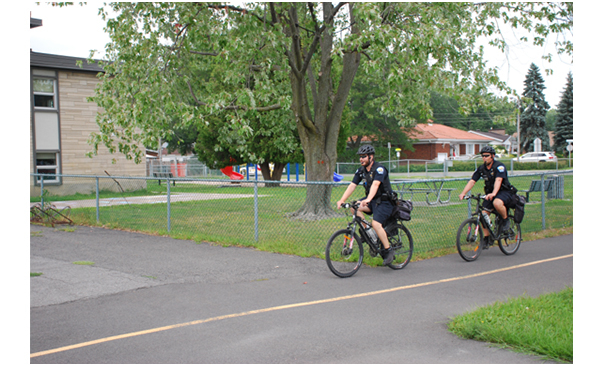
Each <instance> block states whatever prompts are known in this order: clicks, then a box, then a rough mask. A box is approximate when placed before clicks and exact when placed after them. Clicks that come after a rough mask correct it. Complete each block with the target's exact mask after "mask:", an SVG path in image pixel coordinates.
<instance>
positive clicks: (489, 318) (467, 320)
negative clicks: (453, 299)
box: [448, 288, 573, 362]
mask: <svg viewBox="0 0 600 365" xmlns="http://www.w3.org/2000/svg"><path fill="white" fill-rule="evenodd" d="M448 329H449V330H450V331H452V332H453V333H455V334H457V335H459V336H461V337H464V338H469V339H474V340H479V341H486V342H492V343H497V344H500V345H503V346H508V347H511V348H514V349H516V350H517V351H522V352H528V353H536V354H539V355H542V356H545V357H547V358H550V359H553V360H559V361H567V362H572V361H573V288H566V289H564V290H562V291H560V292H557V293H549V294H544V295H540V296H539V297H537V298H531V297H529V296H522V297H520V298H510V299H509V300H507V301H506V302H504V303H500V302H496V303H494V304H491V305H489V306H486V307H482V308H479V309H477V310H475V311H473V312H471V313H467V314H464V315H461V316H456V317H454V318H453V319H452V321H451V322H450V323H449V324H448Z"/></svg>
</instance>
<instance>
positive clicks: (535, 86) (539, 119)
mask: <svg viewBox="0 0 600 365" xmlns="http://www.w3.org/2000/svg"><path fill="white" fill-rule="evenodd" d="M545 88H546V86H544V79H543V78H542V75H540V69H539V67H537V66H536V65H535V64H533V63H532V64H531V66H530V67H529V71H528V72H527V76H526V78H525V90H524V91H523V97H524V98H527V99H528V100H529V101H530V102H529V103H527V105H526V106H524V110H523V111H522V113H521V147H522V151H533V143H534V140H535V139H536V138H539V139H540V140H541V141H542V151H549V150H550V139H549V137H548V131H547V130H546V113H547V112H548V110H549V109H550V105H549V104H548V103H547V102H546V98H545V96H544V89H545Z"/></svg>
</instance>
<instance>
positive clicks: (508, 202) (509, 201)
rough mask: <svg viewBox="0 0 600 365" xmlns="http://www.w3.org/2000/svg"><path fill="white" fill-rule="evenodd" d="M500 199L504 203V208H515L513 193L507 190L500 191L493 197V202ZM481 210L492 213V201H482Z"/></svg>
mask: <svg viewBox="0 0 600 365" xmlns="http://www.w3.org/2000/svg"><path fill="white" fill-rule="evenodd" d="M496 199H500V200H502V202H503V203H504V206H505V207H506V208H514V207H515V199H514V198H513V193H511V192H510V191H509V190H500V191H499V192H498V194H496V196H495V197H494V200H496ZM483 209H485V210H487V211H488V212H492V211H493V210H494V201H493V200H492V201H490V200H487V199H486V200H484V201H483Z"/></svg>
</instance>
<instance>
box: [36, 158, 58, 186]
mask: <svg viewBox="0 0 600 365" xmlns="http://www.w3.org/2000/svg"><path fill="white" fill-rule="evenodd" d="M35 170H36V171H35V172H36V173H38V174H52V175H54V174H59V173H60V171H59V169H58V153H55V152H38V153H36V154H35ZM36 178H37V181H38V182H39V181H40V179H41V178H42V176H36ZM43 178H44V182H58V176H44V177H43Z"/></svg>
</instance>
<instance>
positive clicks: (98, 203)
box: [96, 176, 100, 223]
mask: <svg viewBox="0 0 600 365" xmlns="http://www.w3.org/2000/svg"><path fill="white" fill-rule="evenodd" d="M98 222H100V184H99V183H98V177H97V176H96V223H98Z"/></svg>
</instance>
